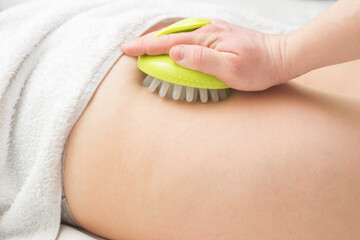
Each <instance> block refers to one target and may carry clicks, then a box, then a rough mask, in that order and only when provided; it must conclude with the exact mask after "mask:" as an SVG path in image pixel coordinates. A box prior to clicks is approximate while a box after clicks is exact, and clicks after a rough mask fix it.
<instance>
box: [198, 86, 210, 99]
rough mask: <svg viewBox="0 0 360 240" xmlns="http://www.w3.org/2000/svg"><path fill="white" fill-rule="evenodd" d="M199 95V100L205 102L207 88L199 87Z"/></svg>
mask: <svg viewBox="0 0 360 240" xmlns="http://www.w3.org/2000/svg"><path fill="white" fill-rule="evenodd" d="M199 95H200V100H201V102H203V103H206V102H207V100H208V90H207V89H205V88H199Z"/></svg>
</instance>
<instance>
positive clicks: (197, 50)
mask: <svg viewBox="0 0 360 240" xmlns="http://www.w3.org/2000/svg"><path fill="white" fill-rule="evenodd" d="M192 58H193V63H194V64H195V65H201V64H202V63H203V61H204V49H203V48H202V47H200V46H195V47H194V49H193V52H192Z"/></svg>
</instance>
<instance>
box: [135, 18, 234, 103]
mask: <svg viewBox="0 0 360 240" xmlns="http://www.w3.org/2000/svg"><path fill="white" fill-rule="evenodd" d="M209 23H210V20H208V19H206V18H187V19H184V20H181V21H178V22H176V23H174V24H171V25H170V26H168V27H166V28H164V29H162V30H161V31H160V32H159V33H158V34H156V35H155V37H159V36H161V35H166V34H174V33H180V32H190V31H193V30H196V29H198V28H200V27H202V26H204V25H206V24H209ZM138 68H139V69H140V70H141V71H143V72H144V73H146V74H148V76H146V77H145V79H144V80H143V83H142V84H143V86H144V87H148V90H149V92H154V91H155V90H156V89H159V95H160V97H164V96H167V97H169V98H173V99H174V100H185V99H186V101H188V102H196V101H197V98H198V97H197V96H198V95H199V96H200V100H201V102H203V103H206V102H207V101H208V99H209V95H210V97H211V100H212V101H213V102H218V101H219V100H224V99H226V98H227V97H228V96H229V94H230V89H229V87H228V86H226V85H225V83H223V82H222V81H220V80H219V79H217V78H216V77H214V76H211V75H208V74H205V73H202V72H198V71H195V70H191V69H187V68H183V67H180V66H179V65H177V64H176V63H174V62H173V61H172V60H171V58H170V57H169V55H157V56H149V55H143V56H139V57H138Z"/></svg>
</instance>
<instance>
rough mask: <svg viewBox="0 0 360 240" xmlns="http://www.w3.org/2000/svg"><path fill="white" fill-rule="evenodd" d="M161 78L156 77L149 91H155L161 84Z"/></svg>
mask: <svg viewBox="0 0 360 240" xmlns="http://www.w3.org/2000/svg"><path fill="white" fill-rule="evenodd" d="M160 83H161V82H160V80H159V79H157V78H154V79H153V80H152V82H151V83H150V86H149V88H148V90H149V92H154V91H155V90H156V88H157V87H158V86H159V85H160Z"/></svg>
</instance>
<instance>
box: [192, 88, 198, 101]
mask: <svg viewBox="0 0 360 240" xmlns="http://www.w3.org/2000/svg"><path fill="white" fill-rule="evenodd" d="M198 93H199V89H198V88H194V97H193V102H196V101H197V98H198Z"/></svg>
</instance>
